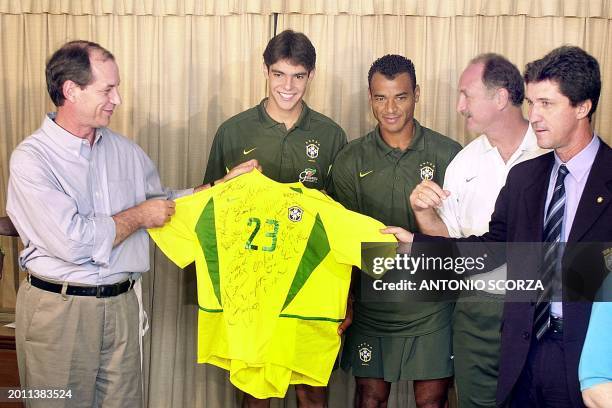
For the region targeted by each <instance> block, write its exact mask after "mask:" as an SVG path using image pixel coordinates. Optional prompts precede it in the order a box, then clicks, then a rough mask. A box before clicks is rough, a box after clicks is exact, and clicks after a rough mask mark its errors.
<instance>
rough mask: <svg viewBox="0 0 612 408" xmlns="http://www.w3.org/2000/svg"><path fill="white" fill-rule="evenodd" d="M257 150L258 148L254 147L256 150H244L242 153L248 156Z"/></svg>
mask: <svg viewBox="0 0 612 408" xmlns="http://www.w3.org/2000/svg"><path fill="white" fill-rule="evenodd" d="M255 149H257V148H256V147H254V148H252V149H250V150H243V151H242V154H244V155H245V156H246V155H247V154H249V153H251V152H252V151H253V150H255Z"/></svg>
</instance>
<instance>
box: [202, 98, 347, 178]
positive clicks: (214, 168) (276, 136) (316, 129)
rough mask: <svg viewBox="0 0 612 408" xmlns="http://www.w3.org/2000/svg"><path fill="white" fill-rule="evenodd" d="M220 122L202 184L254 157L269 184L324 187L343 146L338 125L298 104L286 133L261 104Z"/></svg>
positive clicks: (341, 132) (282, 124)
mask: <svg viewBox="0 0 612 408" xmlns="http://www.w3.org/2000/svg"><path fill="white" fill-rule="evenodd" d="M266 100H267V98H266V99H264V100H262V101H261V103H260V104H259V105H257V106H255V107H253V108H251V109H249V110H246V111H244V112H242V113H239V114H238V115H236V116H234V117H232V118H230V119H228V120H227V121H225V122H224V123H223V124H222V125H221V126H220V127H219V129H218V130H217V133H216V135H215V139H214V141H213V145H212V148H211V151H210V156H209V158H208V165H207V166H206V175H205V176H204V183H210V182H211V181H213V180H218V179H220V178H222V177H223V176H225V174H226V173H227V172H228V171H229V170H230V169H231V168H233V167H234V166H236V165H238V164H240V163H242V162H244V161H247V160H250V159H257V160H258V161H259V164H260V165H261V167H262V169H263V173H264V174H265V175H266V176H268V177H270V178H271V179H272V180H275V181H278V182H282V183H291V182H296V181H300V182H302V183H303V184H304V185H305V186H306V187H310V188H316V189H319V190H321V189H325V188H326V187H327V185H328V184H329V172H330V169H331V165H332V163H333V161H334V158H335V157H336V154H337V153H338V152H339V151H340V149H341V148H342V146H344V145H345V144H346V134H345V133H344V131H343V130H342V128H341V127H340V126H338V124H336V123H335V122H334V121H333V120H331V119H330V118H328V117H327V116H325V115H322V114H320V113H318V112H315V111H314V110H312V109H310V108H309V107H308V105H306V103H305V102H302V113H301V114H300V117H299V118H298V120H297V122H296V123H295V125H294V126H293V127H292V128H291V129H289V130H287V129H286V127H285V124H284V123H279V122H276V121H275V120H274V119H272V118H271V117H270V115H268V113H267V112H266V109H265V102H266Z"/></svg>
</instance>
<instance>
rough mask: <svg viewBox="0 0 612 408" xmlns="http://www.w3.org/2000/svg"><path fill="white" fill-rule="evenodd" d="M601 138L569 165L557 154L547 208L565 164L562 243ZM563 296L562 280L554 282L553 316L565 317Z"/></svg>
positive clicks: (574, 214) (592, 140)
mask: <svg viewBox="0 0 612 408" xmlns="http://www.w3.org/2000/svg"><path fill="white" fill-rule="evenodd" d="M599 144H600V142H599V137H598V136H597V135H593V138H592V139H591V142H590V143H589V144H588V145H587V146H586V147H585V148H584V149H582V151H580V152H579V153H578V154H577V155H576V156H574V157H572V158H571V159H570V160H569V161H568V162H567V163H563V162H562V161H561V159H560V158H559V156H557V153H556V152H555V165H554V166H553V169H552V173H551V175H552V176H551V177H550V181H549V183H548V193H547V195H546V207H545V208H547V209H548V205H549V204H550V200H552V193H553V190H554V188H555V182H556V181H557V174H558V171H559V167H560V166H561V164H565V166H566V167H567V169H568V170H569V174H568V175H567V176H566V177H565V180H564V186H565V211H564V213H563V224H562V226H561V241H562V242H567V239H568V237H569V234H570V231H571V226H572V225H573V224H574V217H575V216H576V210H577V209H578V204H579V203H580V197H582V192H583V191H584V187H585V186H586V182H587V179H588V178H589V177H588V176H589V172H590V171H591V167H592V166H593V162H594V161H595V156H597V151H598V150H599ZM560 296H561V279H554V280H553V299H556V300H559V301H553V302H552V303H551V306H550V313H551V314H552V315H553V316H557V317H562V316H563V305H562V302H561V301H560V299H559V298H560Z"/></svg>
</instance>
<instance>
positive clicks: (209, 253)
mask: <svg viewBox="0 0 612 408" xmlns="http://www.w3.org/2000/svg"><path fill="white" fill-rule="evenodd" d="M195 230H196V234H197V236H198V240H199V241H200V246H201V247H202V252H204V258H205V259H206V266H207V267H208V275H209V276H210V281H211V282H212V285H213V290H214V292H215V296H216V297H217V301H218V302H219V304H220V305H223V303H222V302H221V288H220V278H219V253H218V251H217V232H216V231H217V230H216V229H215V201H214V199H212V198H211V199H210V200H209V201H208V203H206V207H204V211H202V214H201V215H200V219H199V220H198V223H197V224H196V228H195Z"/></svg>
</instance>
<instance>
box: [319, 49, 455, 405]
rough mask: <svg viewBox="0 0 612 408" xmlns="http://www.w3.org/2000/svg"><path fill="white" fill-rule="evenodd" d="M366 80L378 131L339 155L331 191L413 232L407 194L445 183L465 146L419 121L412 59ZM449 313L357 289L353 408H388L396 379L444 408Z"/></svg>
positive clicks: (348, 346)
mask: <svg viewBox="0 0 612 408" xmlns="http://www.w3.org/2000/svg"><path fill="white" fill-rule="evenodd" d="M368 83H369V100H370V105H371V106H372V113H373V114H374V117H375V118H376V120H377V121H378V126H376V128H375V129H374V130H373V131H371V132H370V133H368V134H367V135H365V136H364V137H362V138H359V139H357V140H354V141H352V142H350V143H349V144H348V145H347V146H346V147H345V148H344V149H343V150H342V151H341V152H340V154H339V155H338V157H337V158H336V161H335V162H334V167H333V168H332V182H331V185H330V189H329V191H330V193H331V195H332V197H334V198H335V199H337V200H338V201H339V202H341V203H342V204H343V205H344V206H345V207H347V208H348V209H350V210H354V211H357V212H360V213H362V214H366V215H369V216H371V217H374V218H376V219H378V220H380V221H382V222H383V223H384V224H386V225H396V224H399V225H402V226H410V227H409V228H408V229H416V228H417V225H416V222H415V218H414V214H413V212H412V209H411V207H410V204H409V201H408V199H409V197H410V193H411V192H412V190H413V189H414V187H415V186H416V185H417V184H419V183H420V182H421V181H422V180H426V179H427V180H434V181H436V182H441V181H443V180H444V172H445V170H446V166H447V165H448V163H449V162H450V161H451V160H452V159H453V157H454V156H455V154H457V152H458V151H459V150H461V146H460V145H459V144H458V143H456V142H454V141H452V140H451V139H449V138H447V137H445V136H443V135H441V134H439V133H437V132H435V131H433V130H431V129H428V128H426V127H424V126H421V124H419V122H418V121H416V120H415V119H414V108H415V105H416V103H417V102H418V101H419V96H420V89H419V86H418V85H417V82H416V74H415V71H414V65H413V64H412V62H411V61H410V60H408V59H407V58H405V57H403V56H400V55H386V56H384V57H382V58H379V59H378V60H376V61H375V62H374V64H373V65H372V67H371V68H370V71H369V73H368ZM360 275H361V274H356V275H354V279H355V280H357V281H359V280H360V279H362V277H361V276H360ZM353 287H354V288H356V290H359V288H360V282H354V285H353ZM452 310H453V305H452V303H435V302H427V303H425V302H423V303H418V302H413V303H410V304H409V305H408V304H406V303H403V302H397V301H396V302H393V301H385V299H382V301H372V300H364V299H360V296H359V292H357V298H356V300H355V303H354V306H353V322H352V325H351V326H350V327H349V328H348V330H347V332H346V340H345V344H344V349H343V352H342V358H341V366H342V367H343V368H344V369H346V370H348V369H351V370H352V373H353V375H354V376H355V377H356V382H357V387H356V390H355V406H356V407H381V408H382V407H386V406H387V401H388V399H389V392H390V389H391V383H392V382H396V381H399V380H414V394H415V400H416V405H417V407H419V408H424V407H443V406H444V404H445V403H446V399H447V398H446V394H447V389H448V386H449V384H450V379H451V376H452V374H453V372H452V361H451V358H452V356H451V330H450V327H451V326H450V321H451V315H452Z"/></svg>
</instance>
